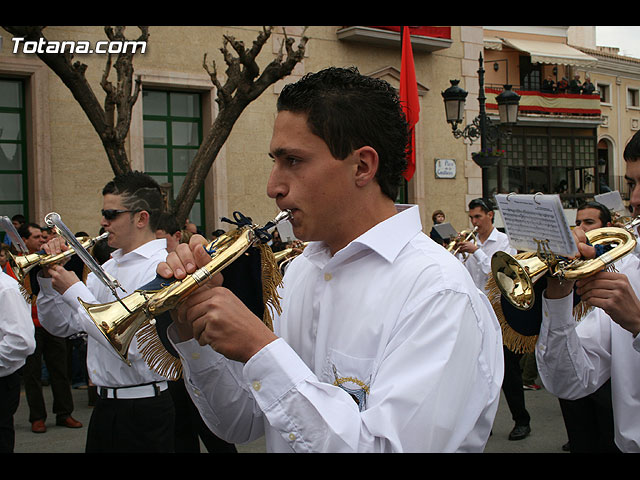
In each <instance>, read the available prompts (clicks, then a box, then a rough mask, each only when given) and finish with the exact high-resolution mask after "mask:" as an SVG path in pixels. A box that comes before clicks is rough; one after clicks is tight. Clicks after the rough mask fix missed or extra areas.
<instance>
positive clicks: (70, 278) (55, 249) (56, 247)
mask: <svg viewBox="0 0 640 480" xmlns="http://www.w3.org/2000/svg"><path fill="white" fill-rule="evenodd" d="M42 248H43V249H44V251H45V253H46V254H47V255H52V256H53V255H58V254H60V253H62V252H66V251H67V250H69V245H67V242H66V241H65V240H64V238H62V237H61V236H59V235H56V236H54V237H53V238H52V239H51V240H49V241H48V242H47V243H45V244H44V245H43V246H42ZM68 261H69V259H68V258H65V259H64V260H62V261H60V262H59V263H55V264H51V265H45V266H43V267H42V276H43V277H45V278H51V286H52V287H53V288H54V290H55V291H56V292H58V293H59V294H60V295H62V294H63V293H64V292H66V291H67V289H68V288H69V287H71V285H73V284H74V283H77V282H79V281H80V279H79V278H78V276H77V275H76V274H75V272H72V271H71V270H67V269H66V268H64V265H65V264H66V263H67V262H68Z"/></svg>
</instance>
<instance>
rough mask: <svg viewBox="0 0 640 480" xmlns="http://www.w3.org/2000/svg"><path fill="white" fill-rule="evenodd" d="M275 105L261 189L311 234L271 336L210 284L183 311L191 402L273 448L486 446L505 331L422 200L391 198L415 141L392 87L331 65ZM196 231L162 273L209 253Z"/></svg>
mask: <svg viewBox="0 0 640 480" xmlns="http://www.w3.org/2000/svg"><path fill="white" fill-rule="evenodd" d="M316 94H317V95H316ZM296 99H300V100H302V104H297V103H296ZM306 100H309V102H308V103H307V102H306ZM307 107H308V108H307ZM317 109H319V110H321V111H324V112H325V114H324V115H323V114H319V113H317ZM278 110H279V113H278V115H277V118H276V121H275V126H274V133H273V137H272V141H271V146H270V155H271V157H272V158H273V161H274V164H273V169H272V172H271V176H270V179H269V182H268V184H267V193H268V195H269V196H270V197H272V198H274V199H275V200H276V203H277V205H278V207H279V208H280V209H289V210H291V211H292V214H293V219H292V221H291V223H292V226H293V232H294V234H295V236H296V238H298V239H300V240H303V241H309V242H311V243H310V244H309V245H308V246H307V247H306V248H305V250H304V252H303V254H302V255H300V256H298V257H297V258H296V259H295V260H294V261H293V262H292V263H291V265H290V267H289V268H288V270H287V272H286V274H285V279H284V287H283V288H282V290H281V292H280V293H281V295H282V309H283V311H282V314H281V315H280V316H278V317H277V318H275V319H274V326H275V331H274V332H272V331H271V330H269V329H268V328H267V327H266V326H264V324H263V323H262V322H261V321H260V319H259V318H257V317H256V316H254V315H253V314H251V312H250V311H248V309H247V308H246V307H244V305H242V304H241V302H240V301H239V300H238V299H237V298H236V297H235V296H233V295H232V294H231V293H230V292H229V291H228V290H226V289H224V288H219V287H215V286H214V285H208V286H204V287H201V288H200V289H199V290H198V291H196V292H195V293H194V294H193V295H192V296H190V297H189V298H188V299H187V301H186V304H185V307H184V308H181V309H179V311H178V315H177V317H178V320H177V321H176V322H174V326H173V327H172V331H171V332H170V334H171V335H172V338H173V339H174V341H175V344H176V347H177V349H178V350H179V351H180V353H181V357H182V359H183V366H184V368H185V375H184V376H185V381H186V383H187V385H188V388H189V390H190V391H191V394H192V398H193V399H194V403H196V405H197V406H198V408H199V409H200V412H201V414H202V416H203V418H204V419H205V421H207V423H208V424H209V426H210V428H212V429H213V430H214V431H215V432H216V433H217V434H218V435H220V436H221V437H223V438H226V439H227V441H231V442H234V443H242V442H248V441H251V440H254V439H255V438H257V437H259V436H261V435H266V444H267V450H268V451H270V452H455V451H458V452H460V451H469V452H479V451H482V450H483V448H484V445H485V443H486V441H487V439H488V436H489V433H490V429H491V425H492V423H493V419H494V417H495V413H496V409H497V403H498V399H499V391H500V384H501V382H502V353H501V352H502V341H501V335H500V328H499V325H498V323H497V320H496V318H495V315H494V314H493V311H492V309H491V307H490V305H489V303H488V301H487V299H486V297H485V296H484V295H481V294H480V292H479V291H478V290H477V289H476V288H475V286H474V284H473V282H472V280H471V278H470V276H469V275H468V273H467V272H466V271H465V270H464V268H463V267H462V266H461V265H460V263H459V262H458V261H457V260H456V259H455V258H454V257H453V256H452V255H450V254H449V253H447V252H446V251H445V250H443V249H442V248H441V247H440V246H438V245H437V244H436V243H434V242H433V241H432V240H431V239H429V238H428V237H427V236H426V235H425V234H424V233H423V232H422V231H421V229H422V227H421V224H420V216H419V212H418V208H417V207H415V206H414V207H411V208H407V209H404V208H400V209H399V210H401V211H398V209H397V208H396V206H395V205H394V201H393V199H395V198H396V193H397V187H398V185H400V183H401V180H402V178H401V175H402V172H403V171H404V169H405V165H406V161H405V146H406V145H407V128H406V123H405V120H404V117H403V116H402V115H401V107H400V104H399V103H398V99H397V95H396V93H395V91H394V89H393V88H392V87H391V86H389V85H388V84H387V83H386V82H383V81H380V80H376V79H372V78H369V77H364V76H361V75H360V74H359V73H357V72H353V71H351V70H350V69H333V68H330V69H326V70H324V71H321V72H319V73H317V74H311V75H309V76H306V77H305V78H304V79H302V80H301V81H299V82H297V83H296V84H294V85H293V86H286V87H285V89H284V90H283V92H282V94H281V96H280V99H279V102H278ZM345 129H347V132H345ZM198 241H202V239H200V240H198V239H193V240H192V243H191V244H190V245H189V247H191V248H192V249H193V251H192V250H191V249H190V248H188V246H187V245H183V246H179V247H178V249H177V254H172V255H170V256H169V257H168V259H167V264H161V265H160V266H159V269H158V272H159V273H160V274H161V275H163V276H170V275H172V274H173V272H176V277H179V276H180V275H179V273H178V272H177V268H182V269H186V271H187V272H190V271H193V267H189V266H188V263H191V264H193V263H197V264H198V265H202V264H203V263H206V262H207V261H208V260H210V258H209V257H208V255H206V254H205V253H204V251H203V250H202V248H201V246H199V245H197V244H198ZM185 247H186V248H185ZM217 283H218V284H219V283H220V279H218V281H217Z"/></svg>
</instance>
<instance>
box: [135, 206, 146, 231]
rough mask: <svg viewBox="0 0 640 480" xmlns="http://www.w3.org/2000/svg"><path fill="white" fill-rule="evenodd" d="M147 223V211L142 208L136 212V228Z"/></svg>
mask: <svg viewBox="0 0 640 480" xmlns="http://www.w3.org/2000/svg"><path fill="white" fill-rule="evenodd" d="M147 225H149V212H147V211H146V210H142V211H140V212H138V219H137V220H136V226H137V227H138V228H144V227H146V226H147Z"/></svg>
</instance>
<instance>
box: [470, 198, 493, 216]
mask: <svg viewBox="0 0 640 480" xmlns="http://www.w3.org/2000/svg"><path fill="white" fill-rule="evenodd" d="M478 207H480V208H481V209H482V211H483V212H484V213H489V212H493V208H491V206H490V204H489V203H487V201H486V200H485V199H484V198H474V199H473V200H471V201H470V202H469V210H473V209H474V208H478Z"/></svg>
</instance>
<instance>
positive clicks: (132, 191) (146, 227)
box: [38, 172, 174, 452]
mask: <svg viewBox="0 0 640 480" xmlns="http://www.w3.org/2000/svg"><path fill="white" fill-rule="evenodd" d="M102 194H103V197H102V198H103V202H102V220H101V222H100V225H101V226H102V227H104V229H105V231H107V232H109V236H108V244H109V246H110V247H114V248H116V249H117V250H116V251H114V252H113V253H112V254H111V259H110V260H108V261H107V262H106V263H105V264H104V265H103V267H104V270H105V272H107V273H108V274H110V275H111V276H112V277H114V278H115V279H116V280H118V282H119V283H120V284H121V285H122V287H123V289H124V290H125V291H126V292H127V293H128V294H130V293H132V292H133V291H134V290H135V289H136V288H139V287H142V286H144V285H145V284H147V283H149V282H150V281H152V280H153V279H154V278H155V276H156V275H155V270H156V266H157V265H158V263H160V262H161V261H164V260H165V258H166V255H167V251H166V248H165V247H166V240H165V239H156V225H157V221H158V217H159V215H160V213H161V212H162V211H163V209H164V202H163V198H162V193H161V191H160V188H159V187H158V185H157V183H156V182H155V181H154V180H153V179H152V178H151V177H149V176H148V175H146V174H143V173H141V172H131V173H128V174H124V175H120V176H116V177H115V178H114V179H113V181H111V182H109V183H107V184H106V185H105V187H104V189H103V191H102ZM66 248H68V247H66V245H64V243H63V240H62V239H60V238H56V239H54V240H52V241H51V242H49V243H48V244H46V245H45V250H47V252H48V253H52V254H56V253H58V252H60V251H62V250H64V249H66ZM44 276H45V277H46V278H40V285H41V289H40V294H39V295H38V310H39V312H40V313H41V323H42V324H43V326H44V327H45V328H47V329H48V330H50V331H51V332H53V333H55V334H57V335H61V336H68V335H71V334H74V333H78V332H86V333H87V334H88V345H87V370H88V372H89V376H90V378H91V381H92V382H93V384H95V385H97V387H98V400H97V403H96V406H95V408H94V410H93V413H92V416H91V422H90V425H89V428H88V431H87V443H86V451H87V452H172V451H173V445H174V440H173V428H174V410H173V402H172V400H171V397H170V395H169V391H168V389H167V382H166V378H164V377H162V376H161V375H159V374H157V373H156V372H154V371H152V370H150V369H149V367H148V366H147V364H146V363H145V361H144V359H143V358H142V356H141V354H140V351H139V349H138V345H137V342H136V341H133V342H132V343H131V346H130V348H129V352H128V359H129V361H130V362H131V366H129V365H127V364H126V363H125V362H124V361H123V360H122V359H121V358H120V357H119V356H118V354H117V352H116V351H115V349H114V348H113V347H112V346H111V344H110V343H109V342H107V341H106V339H105V337H104V336H103V334H102V333H101V332H100V331H99V330H98V328H97V327H96V325H95V323H94V322H93V321H92V320H91V319H90V318H89V316H88V315H87V313H86V311H85V310H84V309H83V307H82V306H81V305H80V303H79V302H78V298H80V299H82V300H83V301H85V302H87V303H94V304H96V303H109V302H113V301H114V300H115V298H114V296H113V294H112V292H111V290H110V289H109V288H108V287H107V286H106V285H104V284H103V283H101V282H100V281H99V280H98V277H97V276H96V275H95V274H94V273H91V274H89V275H88V277H87V284H86V285H84V284H83V283H82V282H81V281H80V280H79V279H78V277H77V276H76V275H75V273H73V272H69V271H67V270H65V269H64V268H63V267H61V266H52V267H50V268H48V269H47V270H45V271H44ZM123 295H126V294H124V293H123Z"/></svg>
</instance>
